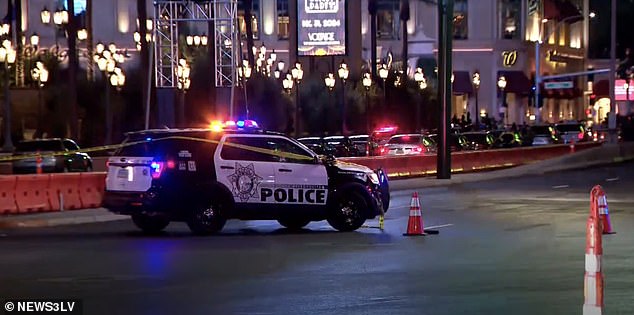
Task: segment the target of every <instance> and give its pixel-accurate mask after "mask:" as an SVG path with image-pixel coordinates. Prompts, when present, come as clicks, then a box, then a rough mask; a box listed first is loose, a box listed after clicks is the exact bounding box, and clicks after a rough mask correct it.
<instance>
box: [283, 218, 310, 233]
mask: <svg viewBox="0 0 634 315" xmlns="http://www.w3.org/2000/svg"><path fill="white" fill-rule="evenodd" d="M277 222H279V223H280V224H281V225H282V226H283V227H285V228H287V229H289V230H299V229H301V228H303V227H305V226H306V225H308V223H310V220H309V219H303V218H284V219H278V220H277Z"/></svg>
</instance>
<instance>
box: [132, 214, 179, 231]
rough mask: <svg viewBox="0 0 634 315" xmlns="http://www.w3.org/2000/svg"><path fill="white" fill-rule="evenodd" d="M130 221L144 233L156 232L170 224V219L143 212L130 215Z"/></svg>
mask: <svg viewBox="0 0 634 315" xmlns="http://www.w3.org/2000/svg"><path fill="white" fill-rule="evenodd" d="M132 222H134V225H136V226H137V227H138V228H139V229H141V230H142V231H143V232H145V233H158V232H160V231H162V230H163V229H164V228H165V227H167V225H168V224H170V221H169V220H167V219H165V218H161V217H156V216H148V215H144V214H134V215H132Z"/></svg>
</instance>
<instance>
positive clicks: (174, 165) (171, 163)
mask: <svg viewBox="0 0 634 315" xmlns="http://www.w3.org/2000/svg"><path fill="white" fill-rule="evenodd" d="M174 167H176V164H175V163H174V161H167V168H174Z"/></svg>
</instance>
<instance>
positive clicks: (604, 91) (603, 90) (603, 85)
mask: <svg viewBox="0 0 634 315" xmlns="http://www.w3.org/2000/svg"><path fill="white" fill-rule="evenodd" d="M592 94H594V95H595V96H596V98H597V99H599V98H603V97H610V81H608V80H599V81H597V82H596V83H594V84H593V85H592Z"/></svg>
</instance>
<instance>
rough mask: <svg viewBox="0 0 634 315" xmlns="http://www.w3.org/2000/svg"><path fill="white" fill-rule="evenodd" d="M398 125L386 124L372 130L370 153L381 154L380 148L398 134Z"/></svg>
mask: <svg viewBox="0 0 634 315" xmlns="http://www.w3.org/2000/svg"><path fill="white" fill-rule="evenodd" d="M397 131H398V127H396V126H386V127H381V128H377V129H375V130H374V131H373V132H372V135H371V136H370V150H369V151H370V155H380V154H381V152H380V149H381V147H383V145H385V144H386V143H387V141H388V140H390V138H391V137H392V136H394V135H396V133H397Z"/></svg>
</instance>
